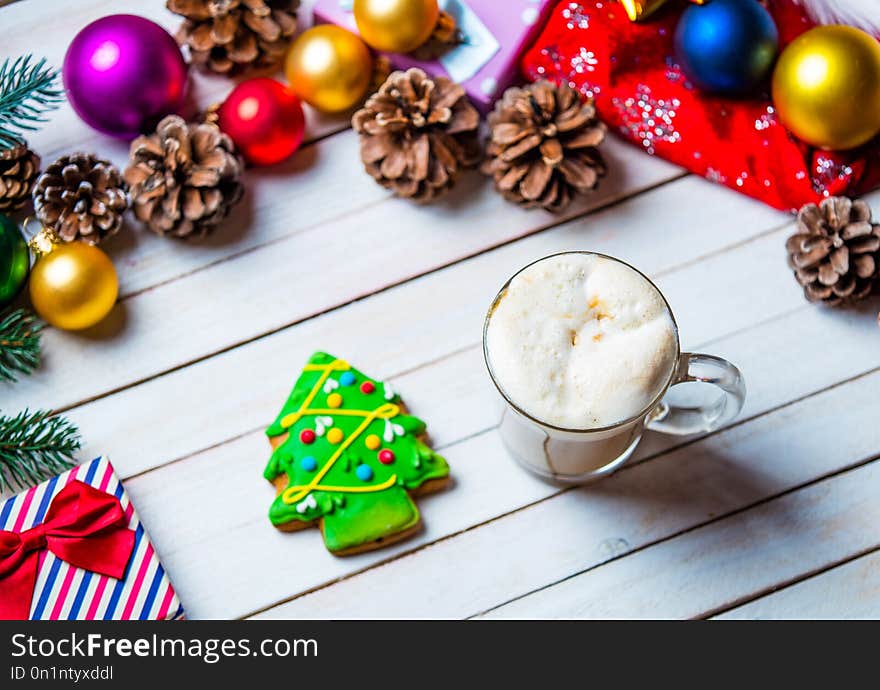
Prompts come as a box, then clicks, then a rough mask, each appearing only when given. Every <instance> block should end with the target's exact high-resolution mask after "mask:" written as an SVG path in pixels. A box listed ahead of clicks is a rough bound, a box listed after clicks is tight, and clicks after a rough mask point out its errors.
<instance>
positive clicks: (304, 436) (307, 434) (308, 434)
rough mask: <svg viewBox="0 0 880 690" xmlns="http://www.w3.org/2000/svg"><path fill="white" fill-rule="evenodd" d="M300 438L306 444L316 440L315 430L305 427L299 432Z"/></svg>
mask: <svg viewBox="0 0 880 690" xmlns="http://www.w3.org/2000/svg"><path fill="white" fill-rule="evenodd" d="M299 440H300V441H302V442H303V443H305V444H310V443H314V442H315V432H314V431H312V430H311V429H303V430H302V431H300V432H299Z"/></svg>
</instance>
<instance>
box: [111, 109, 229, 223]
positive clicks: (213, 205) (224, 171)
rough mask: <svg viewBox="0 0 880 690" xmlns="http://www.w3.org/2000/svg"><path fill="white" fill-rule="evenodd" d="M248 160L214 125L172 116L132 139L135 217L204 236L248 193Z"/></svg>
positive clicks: (130, 166)
mask: <svg viewBox="0 0 880 690" xmlns="http://www.w3.org/2000/svg"><path fill="white" fill-rule="evenodd" d="M243 169H244V164H243V162H242V160H241V158H239V156H238V154H237V153H236V152H235V147H234V145H233V143H232V140H231V139H230V138H229V137H228V136H227V135H225V134H223V133H222V132H221V131H220V130H219V129H218V128H217V126H216V125H214V124H207V123H201V124H187V123H186V121H184V119H183V118H181V117H179V116H177V115H169V116H167V117H166V118H165V119H163V120H162V121H161V122H160V123H159V125H158V126H157V127H156V133H155V134H150V135H148V136H140V137H138V138H137V139H135V140H134V141H133V142H131V152H130V154H129V163H128V167H127V168H126V169H125V180H126V182H128V184H129V187H130V190H131V202H132V207H133V210H134V214H135V216H137V218H138V220H140V221H142V222H143V223H145V224H146V225H147V227H148V228H149V229H150V230H152V231H153V232H155V233H158V234H160V235H172V236H174V237H190V236H193V237H202V236H204V235H207V234H208V233H209V232H211V230H213V229H214V227H215V226H216V225H217V224H218V223H219V222H220V221H221V220H223V219H224V218H225V217H226V216H227V215H228V214H229V210H230V209H231V208H232V206H234V205H235V204H236V203H237V202H238V201H239V200H240V199H241V197H242V194H243V193H244V187H243V185H242V183H241V172H242V170H243Z"/></svg>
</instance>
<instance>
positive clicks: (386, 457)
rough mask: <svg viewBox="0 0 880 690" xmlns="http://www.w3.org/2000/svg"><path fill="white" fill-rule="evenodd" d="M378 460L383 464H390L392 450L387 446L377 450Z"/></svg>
mask: <svg viewBox="0 0 880 690" xmlns="http://www.w3.org/2000/svg"><path fill="white" fill-rule="evenodd" d="M379 462H381V463H382V464H383V465H390V464H391V463H392V462H394V451H393V450H391V449H389V448H383V449H382V450H380V451H379Z"/></svg>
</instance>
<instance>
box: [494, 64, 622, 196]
mask: <svg viewBox="0 0 880 690" xmlns="http://www.w3.org/2000/svg"><path fill="white" fill-rule="evenodd" d="M489 129H490V136H489V144H488V146H487V150H486V153H487V158H486V160H485V161H484V163H483V165H482V168H481V169H482V171H483V172H484V173H485V174H487V175H492V176H493V177H494V178H495V187H496V188H497V189H498V190H499V191H500V192H501V193H502V194H503V195H504V198H505V199H508V200H510V201H514V202H516V203H518V204H522V205H523V206H526V207H527V208H531V207H534V206H540V207H542V208H544V209H546V210H548V211H561V210H562V209H564V208H565V207H566V206H568V204H569V202H570V201H571V199H572V195H573V194H574V193H575V192H579V193H584V192H587V191H589V190H591V189H593V188H595V186H596V185H597V184H598V182H599V178H600V177H602V176H603V175H604V174H605V161H604V160H602V155H601V154H600V153H599V151H598V149H597V148H596V147H597V146H598V145H599V144H601V143H602V141H603V140H604V139H605V125H604V124H603V123H601V122H599V121H598V120H597V119H596V109H595V108H594V107H593V103H592V101H587V102H586V103H583V102H581V100H580V96H579V95H578V92H577V91H575V90H574V89H572V88H571V87H569V86H568V85H566V84H563V85H561V86H555V85H554V84H551V83H550V82H548V81H539V82H536V83H534V84H529V85H528V86H525V87H523V88H519V87H511V88H509V89H507V91H505V92H504V95H503V96H502V97H501V100H499V101H498V102H497V103H496V104H495V110H494V111H493V112H492V113H490V114H489Z"/></svg>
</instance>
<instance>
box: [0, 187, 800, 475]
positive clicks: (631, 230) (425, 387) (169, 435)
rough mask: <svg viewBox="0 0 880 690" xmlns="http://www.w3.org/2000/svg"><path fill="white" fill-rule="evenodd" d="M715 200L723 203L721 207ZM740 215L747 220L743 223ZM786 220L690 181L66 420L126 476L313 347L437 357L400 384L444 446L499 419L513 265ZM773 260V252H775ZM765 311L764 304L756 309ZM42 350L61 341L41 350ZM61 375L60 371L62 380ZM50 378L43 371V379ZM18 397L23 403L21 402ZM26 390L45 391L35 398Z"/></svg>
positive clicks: (399, 360)
mask: <svg viewBox="0 0 880 690" xmlns="http://www.w3.org/2000/svg"><path fill="white" fill-rule="evenodd" d="M696 194H702V195H703V198H704V199H705V202H706V206H705V207H703V208H704V209H705V210H704V211H702V212H701V211H696V210H695V211H694V214H693V217H694V220H695V222H694V223H693V224H688V225H686V226H684V227H680V221H679V214H678V211H677V210H676V209H677V208H678V207H679V205H680V204H682V203H685V200H686V199H688V198H693V196H694V195H696ZM717 209H724V210H725V212H724V213H721V214H716V212H715V211H716V210H717ZM648 212H653V219H654V223H653V224H651V225H648V224H644V223H635V222H634V219H636V218H639V217H643V215H644V214H646V213H648ZM744 216H745V217H747V218H748V219H749V222H747V223H743V222H741V220H742V218H743V217H744ZM779 217H780V216H779V215H778V214H776V213H775V212H772V211H770V210H768V209H765V208H763V207H761V206H759V205H757V204H754V203H753V202H747V203H746V204H744V205H743V204H742V203H741V201H740V199H739V198H738V197H735V196H733V195H731V194H729V193H728V192H726V191H724V190H721V189H719V188H716V187H713V186H710V185H708V184H707V183H705V182H703V181H701V180H698V179H696V178H687V179H685V180H681V181H679V182H676V183H674V184H672V185H669V186H668V187H664V188H661V189H658V190H655V191H653V192H650V193H648V194H646V195H644V196H643V197H638V198H636V199H633V200H632V201H628V202H626V203H623V204H620V205H617V206H614V207H612V208H609V209H606V210H605V211H602V212H600V213H598V214H596V215H595V216H592V217H590V219H589V220H586V219H585V220H579V221H575V222H571V223H568V224H566V225H564V226H562V227H559V228H555V229H553V230H552V231H549V232H544V233H539V234H537V235H534V236H532V237H529V238H528V239H526V240H522V241H519V242H515V243H513V244H511V245H508V246H505V247H503V248H501V249H498V250H496V251H494V252H492V253H490V254H488V255H483V256H480V257H477V258H475V259H472V260H470V261H466V262H464V263H461V264H459V265H456V266H453V267H450V268H447V269H444V270H441V271H438V272H436V273H433V274H431V275H428V276H426V277H424V278H421V279H419V280H416V281H413V282H411V283H408V284H407V285H405V286H402V287H398V288H394V289H392V290H389V291H387V292H385V293H382V294H379V295H375V296H373V297H371V298H370V299H367V300H363V301H360V302H356V303H354V304H352V305H350V306H347V307H345V308H344V309H340V310H337V311H335V312H332V313H330V314H326V315H324V316H321V317H319V318H316V319H312V320H310V321H307V322H305V323H302V324H300V325H298V326H296V327H295V328H289V329H284V330H282V331H280V332H279V333H276V334H273V335H271V336H269V337H266V338H263V339H260V340H257V341H255V342H253V343H249V344H247V345H245V346H242V347H239V348H236V349H234V350H232V351H230V352H226V353H223V354H222V355H219V356H217V357H212V358H210V359H208V360H206V361H204V362H200V363H198V364H196V365H194V366H191V367H186V368H184V369H181V370H179V371H175V372H172V373H170V374H168V375H166V376H162V377H159V378H156V379H154V380H151V381H148V382H146V383H144V384H142V385H139V386H136V387H135V388H133V389H131V390H129V391H126V392H125V393H124V398H120V397H119V396H118V395H113V396H109V397H107V398H105V399H103V400H97V401H95V402H93V403H90V404H88V405H84V406H83V407H81V408H80V409H76V410H73V411H71V413H70V416H71V417H72V418H73V419H74V420H76V421H77V422H78V423H79V424H80V426H81V428H82V429H83V430H84V431H85V436H86V438H88V439H89V447H88V448H87V449H86V454H87V456H88V455H89V454H94V453H108V454H110V455H111V456H112V457H115V458H117V461H116V462H117V464H118V466H119V469H120V471H121V472H122V473H123V474H124V475H125V476H130V475H131V474H136V473H139V472H143V471H145V470H147V469H149V468H151V467H156V466H158V465H161V464H163V463H165V462H168V461H170V460H173V459H177V458H181V457H185V456H187V455H190V454H192V453H195V452H197V451H199V450H202V449H204V448H206V447H208V446H210V445H213V444H217V443H219V442H221V441H223V440H227V439H231V438H235V437H237V436H240V435H241V434H244V433H248V432H251V431H254V430H256V429H258V428H260V427H264V426H265V424H266V422H267V420H269V419H271V418H272V417H273V416H274V414H275V412H276V408H277V406H278V405H279V403H280V401H282V400H284V398H285V397H286V395H287V392H288V391H289V388H290V386H291V384H292V377H294V376H295V375H296V373H297V371H298V369H299V366H300V363H301V362H302V361H304V360H305V359H306V358H307V357H308V355H309V354H310V352H311V351H312V350H314V349H318V348H323V349H327V350H330V351H333V352H337V353H344V355H345V356H346V357H349V358H350V359H352V360H353V361H355V362H356V363H357V364H358V366H360V367H362V368H363V369H364V370H365V371H370V372H372V373H374V375H376V376H378V377H380V378H386V377H389V376H393V375H396V374H399V373H400V372H402V371H410V370H414V369H417V368H419V367H421V366H423V365H425V364H426V363H428V362H437V363H438V364H437V366H438V370H437V373H438V376H432V375H430V373H427V374H426V376H424V377H419V376H416V377H415V380H414V381H413V383H414V385H412V386H407V387H406V388H405V389H404V390H407V391H409V393H408V396H407V397H408V400H409V404H410V405H411V406H412V407H413V409H415V410H424V413H423V416H424V417H425V418H426V419H427V420H428V421H429V423H430V425H431V428H432V429H433V433H434V434H435V437H436V439H437V441H438V442H439V443H444V444H445V443H451V442H453V441H454V440H456V439H457V438H462V437H464V436H467V435H470V434H472V433H475V432H476V431H478V430H480V429H484V428H486V427H487V426H488V425H490V424H491V422H488V423H487V421H486V420H487V414H486V412H482V413H481V412H479V410H484V409H486V403H485V401H486V395H487V392H489V388H488V387H487V385H486V380H485V378H484V374H483V367H482V364H481V363H480V357H481V355H479V351H478V349H477V347H478V345H479V339H480V333H481V325H482V318H483V314H484V313H485V309H486V308H487V305H488V304H489V302H490V301H491V298H492V296H493V294H494V292H495V290H496V289H497V288H498V287H499V286H500V285H501V284H502V283H503V282H504V280H505V278H506V277H507V276H508V275H509V274H510V273H512V272H513V271H514V270H516V268H518V267H519V266H522V265H524V264H525V263H527V262H529V261H530V260H532V259H534V258H535V257H537V256H541V255H543V254H549V253H552V252H554V251H559V250H562V249H567V248H572V247H578V246H588V247H591V248H595V249H597V250H601V251H606V252H609V253H612V254H622V255H624V256H627V257H628V258H630V259H631V260H632V261H633V262H634V263H636V264H637V265H639V266H640V267H641V268H643V269H644V270H646V271H648V272H649V273H657V272H663V271H670V270H672V268H673V267H674V266H675V265H676V264H677V263H680V262H687V261H691V260H692V259H695V258H697V257H698V256H700V255H705V254H709V253H713V252H716V251H718V250H719V249H721V248H723V247H724V246H725V245H729V244H731V243H739V242H741V241H742V240H743V239H746V238H748V237H749V236H750V235H751V234H753V233H754V232H755V228H763V227H766V226H767V225H769V224H770V223H772V222H774V221H775V220H776V219H778V218H779ZM623 227H626V231H623V230H622V229H621V228H623ZM673 231H678V238H679V240H680V241H681V247H683V248H681V247H673V246H671V245H670V244H668V243H664V244H655V243H654V241H653V238H654V237H656V236H657V234H658V233H661V234H662V233H664V232H673ZM765 241H766V240H765ZM737 256H738V257H740V258H739V260H741V261H752V259H751V258H748V257H747V256H746V257H744V256H743V254H742V250H740V253H739V254H738V255H737ZM749 256H751V255H749ZM767 258H772V253H770V254H768V256H767ZM715 268H716V270H721V269H722V268H723V267H718V266H717V265H716V266H715ZM692 270H693V269H692ZM779 273H780V276H779V278H780V279H781V281H782V282H783V283H785V282H788V283H790V284H788V285H784V286H781V287H782V289H780V290H776V292H777V293H778V294H779V295H781V296H785V300H786V301H785V303H784V305H782V306H776V311H774V306H775V303H774V302H766V301H763V302H761V304H760V305H759V306H758V307H756V308H755V309H749V310H746V311H744V312H743V315H744V316H745V317H747V318H754V319H755V320H761V319H762V318H766V316H767V315H768V314H770V313H777V312H778V311H784V310H786V309H790V308H792V307H793V306H800V305H801V304H802V299H801V297H800V295H799V293H798V290H797V288H796V286H795V285H794V283H793V281H790V279H789V277H788V276H787V275H786V273H785V272H784V271H783V272H779ZM662 279H665V280H667V281H668V282H670V285H672V284H673V280H674V275H673V274H671V273H670V274H668V275H667V276H666V277H665V278H662ZM679 282H680V285H681V287H682V288H684V287H686V286H687V285H688V280H687V278H685V279H682V280H681V281H679ZM729 287H730V288H731V289H727V290H723V289H722V290H721V292H722V293H723V294H722V295H720V297H722V298H723V299H724V301H722V302H720V303H719V304H723V305H725V306H724V309H725V310H731V311H732V310H733V308H734V307H735V306H737V305H739V304H740V300H739V299H738V298H737V299H736V300H734V301H732V302H731V301H729V300H728V298H729V297H733V296H734V295H740V294H741V293H742V290H741V289H739V281H735V282H734V283H733V285H730V286H729ZM734 288H735V289H734ZM676 289H680V288H676ZM674 303H675V304H676V305H677V306H676V309H677V311H678V317H679V321H680V322H681V324H682V327H683V333H686V327H685V326H686V324H689V323H690V322H696V321H698V320H701V319H704V318H706V317H708V319H709V323H712V324H714V326H715V328H714V329H713V330H712V331H711V333H712V335H713V336H718V335H721V334H722V333H723V332H725V331H726V330H727V329H728V328H730V327H731V326H729V325H728V323H727V322H726V321H723V320H719V319H717V318H715V315H716V314H717V313H719V312H718V311H717V309H718V306H717V305H713V304H709V303H708V302H705V301H704V300H702V299H695V298H694V295H693V294H692V293H688V291H687V290H686V289H685V290H681V298H680V299H677V301H675V302H674ZM765 306H766V307H767V308H768V309H769V311H763V310H762V307H765ZM249 318H252V317H249ZM733 328H736V326H733ZM705 339H706V338H705V337H702V340H705ZM690 342H694V341H693V340H691V341H690ZM132 346H134V344H132ZM116 347H120V348H121V347H122V345H121V344H120V345H117V346H116ZM463 348H472V349H473V350H474V352H473V353H472V354H471V355H470V356H469V357H468V358H467V360H468V362H469V364H467V365H466V369H465V370H464V371H463V372H461V373H456V367H457V366H459V365H460V362H462V361H463V360H462V358H454V359H453V360H452V361H450V362H445V361H443V360H444V358H446V357H448V356H449V355H450V353H455V352H458V351H460V350H462V349H463ZM47 352H50V353H51V352H53V350H50V349H48V348H47ZM114 352H115V349H114ZM123 354H125V351H120V352H119V353H118V355H117V356H121V355H123ZM131 356H132V354H131V353H130V351H129V357H131ZM124 364H125V363H124V362H122V363H121V366H124ZM48 365H49V366H51V365H52V362H51V361H50V362H49V363H48ZM64 374H65V372H64V371H61V372H59V374H58V375H59V376H63V375H64ZM56 378H57V377H55V376H49V377H47V378H46V386H48V385H49V383H50V382H51V381H52V380H55V379H56ZM70 379H71V385H72V386H75V385H82V383H81V377H76V378H75V377H74V376H73V375H72V373H71V376H70ZM25 383H29V384H30V382H24V381H23V382H22V383H21V384H19V385H18V386H17V387H16V388H15V389H13V390H14V391H17V390H19V387H21V386H23V385H24V384H25ZM403 383H405V382H403ZM31 385H32V384H31ZM53 390H54V389H53ZM465 391H467V394H465ZM24 392H25V391H23V392H22V397H21V400H25V397H24ZM31 399H39V397H37V396H36V395H34V396H32V398H31ZM121 399H124V401H125V402H124V405H123V404H121V403H120V400H121ZM490 400H491V398H490ZM156 401H162V402H161V406H162V410H163V413H164V416H165V418H166V419H181V420H182V419H186V420H187V423H186V424H182V423H179V424H166V425H161V426H160V428H157V429H153V428H147V427H144V426H143V423H142V420H144V419H150V418H152V416H153V414H154V410H155V408H156V405H157V402H156ZM206 401H210V404H209V405H207V404H206ZM456 408H463V409H467V410H469V413H468V414H461V413H460V412H459V410H458V409H456ZM491 409H492V408H489V410H491ZM491 414H494V411H492V412H491ZM447 420H448V424H447V423H446V422H447ZM132 443H134V444H136V445H141V444H148V446H149V447H150V449H151V454H150V456H137V457H134V458H132V457H130V453H128V449H129V448H131V445H132Z"/></svg>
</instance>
